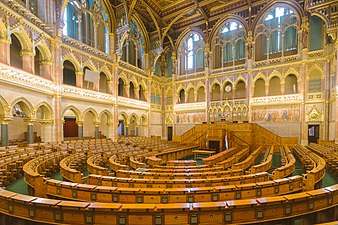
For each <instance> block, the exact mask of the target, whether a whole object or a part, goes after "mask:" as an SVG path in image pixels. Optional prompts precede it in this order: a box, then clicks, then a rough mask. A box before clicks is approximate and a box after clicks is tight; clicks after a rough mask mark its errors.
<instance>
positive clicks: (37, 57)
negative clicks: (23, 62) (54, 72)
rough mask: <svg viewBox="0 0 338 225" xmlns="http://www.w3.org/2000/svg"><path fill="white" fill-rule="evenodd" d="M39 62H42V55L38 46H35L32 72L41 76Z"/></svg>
mask: <svg viewBox="0 0 338 225" xmlns="http://www.w3.org/2000/svg"><path fill="white" fill-rule="evenodd" d="M41 63H42V56H41V53H40V50H39V49H38V48H35V56H34V73H35V74H36V75H39V76H42V74H41Z"/></svg>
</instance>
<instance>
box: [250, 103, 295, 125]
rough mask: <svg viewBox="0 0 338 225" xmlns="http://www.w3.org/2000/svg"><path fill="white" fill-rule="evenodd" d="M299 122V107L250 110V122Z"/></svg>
mask: <svg viewBox="0 0 338 225" xmlns="http://www.w3.org/2000/svg"><path fill="white" fill-rule="evenodd" d="M298 121H300V109H299V105H291V106H273V107H264V108H253V109H252V122H255V123H257V122H279V123H283V122H298Z"/></svg>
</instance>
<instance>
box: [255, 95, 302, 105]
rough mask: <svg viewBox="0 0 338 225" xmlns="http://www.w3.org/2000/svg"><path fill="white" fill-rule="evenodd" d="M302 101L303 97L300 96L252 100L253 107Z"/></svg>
mask: <svg viewBox="0 0 338 225" xmlns="http://www.w3.org/2000/svg"><path fill="white" fill-rule="evenodd" d="M302 101H303V96H302V95H300V94H296V95H280V96H267V97H259V98H252V99H251V105H276V104H292V103H301V102H302Z"/></svg>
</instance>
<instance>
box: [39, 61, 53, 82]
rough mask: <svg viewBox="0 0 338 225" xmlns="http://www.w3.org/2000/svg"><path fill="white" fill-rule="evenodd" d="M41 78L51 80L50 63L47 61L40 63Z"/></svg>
mask: <svg viewBox="0 0 338 225" xmlns="http://www.w3.org/2000/svg"><path fill="white" fill-rule="evenodd" d="M40 68H41V71H40V73H41V76H43V77H44V78H47V79H51V78H52V63H51V62H48V61H44V62H41V67H40Z"/></svg>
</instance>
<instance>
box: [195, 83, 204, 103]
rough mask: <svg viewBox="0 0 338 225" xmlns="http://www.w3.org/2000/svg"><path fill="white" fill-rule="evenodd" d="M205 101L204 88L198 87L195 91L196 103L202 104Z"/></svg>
mask: <svg viewBox="0 0 338 225" xmlns="http://www.w3.org/2000/svg"><path fill="white" fill-rule="evenodd" d="M204 101H205V88H204V87H200V88H199V89H198V91H197V102H204Z"/></svg>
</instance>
